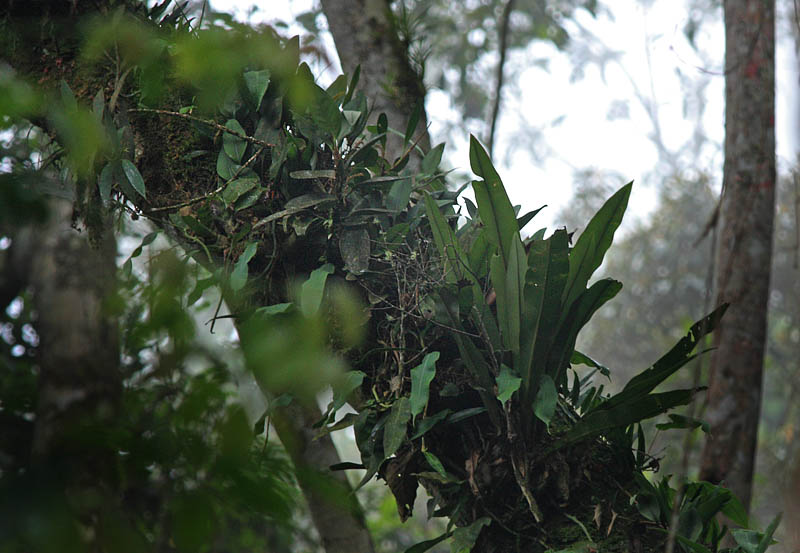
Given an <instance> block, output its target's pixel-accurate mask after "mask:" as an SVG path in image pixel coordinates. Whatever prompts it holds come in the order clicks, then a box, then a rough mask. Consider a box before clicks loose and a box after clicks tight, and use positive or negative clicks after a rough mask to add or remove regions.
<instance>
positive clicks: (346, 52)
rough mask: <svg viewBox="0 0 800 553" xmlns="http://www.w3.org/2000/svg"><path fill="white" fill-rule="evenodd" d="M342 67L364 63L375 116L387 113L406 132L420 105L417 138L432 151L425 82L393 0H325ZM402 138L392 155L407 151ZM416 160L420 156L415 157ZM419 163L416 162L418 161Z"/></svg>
mask: <svg viewBox="0 0 800 553" xmlns="http://www.w3.org/2000/svg"><path fill="white" fill-rule="evenodd" d="M322 9H323V11H324V12H325V17H326V18H327V20H328V27H329V28H330V31H331V34H332V35H333V40H334V42H335V43H336V50H337V52H338V53H339V60H340V62H341V64H342V70H343V71H344V72H345V73H347V74H349V75H352V74H353V71H355V68H356V67H357V66H359V65H360V66H361V76H360V78H359V88H360V89H361V90H363V91H364V94H365V95H366V96H367V98H368V99H369V100H370V101H371V102H374V103H373V105H372V106H370V107H371V109H372V116H371V121H372V122H374V121H375V120H376V119H377V117H378V115H379V114H380V113H385V114H386V117H387V119H388V120H389V127H390V128H392V129H395V130H396V131H399V132H400V133H405V130H406V125H407V122H408V119H409V116H410V115H411V113H412V111H413V110H414V108H415V107H416V106H418V105H419V106H420V108H421V112H420V117H419V123H418V125H417V129H416V132H415V133H414V136H413V139H412V140H417V139H418V142H417V144H418V145H419V146H420V147H421V148H422V149H423V151H428V150H429V149H430V138H429V137H428V130H427V129H428V119H427V116H426V115H425V87H424V85H423V84H422V79H421V78H420V76H419V75H418V74H417V73H416V72H415V71H414V69H413V68H412V67H411V64H410V62H409V57H408V45H406V44H403V43H402V42H401V40H400V37H399V36H398V33H397V25H396V22H395V19H394V15H393V14H392V10H391V8H390V6H389V2H388V1H387V0H322ZM403 150H404V148H403V144H402V140H401V139H400V138H399V137H398V136H396V135H390V138H389V140H388V141H387V151H388V155H387V156H386V157H387V158H388V159H394V158H398V157H400V156H401V155H402V153H403ZM412 159H415V158H412ZM412 166H413V165H412Z"/></svg>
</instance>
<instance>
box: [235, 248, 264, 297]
mask: <svg viewBox="0 0 800 553" xmlns="http://www.w3.org/2000/svg"><path fill="white" fill-rule="evenodd" d="M256 250H258V243H257V242H250V243H249V244H247V246H246V247H245V249H244V251H243V252H242V255H240V256H239V259H237V260H236V265H234V267H233V271H232V272H231V278H230V281H229V285H230V287H231V290H233V291H234V292H238V291H239V290H241V289H242V288H244V285H245V283H246V282H247V264H248V263H249V262H250V260H251V259H253V256H254V255H255V254H256Z"/></svg>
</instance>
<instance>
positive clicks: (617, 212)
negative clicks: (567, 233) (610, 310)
mask: <svg viewBox="0 0 800 553" xmlns="http://www.w3.org/2000/svg"><path fill="white" fill-rule="evenodd" d="M632 186H633V183H632V182H630V183H628V184H626V185H625V186H623V187H622V188H620V189H619V190H618V191H617V192H616V193H615V194H614V195H613V196H611V197H610V198H609V199H608V200H607V201H606V203H605V204H603V207H601V208H600V210H599V211H598V212H597V213H596V214H595V216H594V217H592V220H591V221H589V224H588V225H586V229H585V230H584V231H583V232H582V233H581V236H580V238H578V241H577V242H576V243H575V247H573V248H572V252H570V256H569V278H568V279H567V286H566V288H565V289H564V306H565V308H566V309H569V307H570V305H572V303H573V302H574V301H575V300H576V299H577V298H578V296H579V295H580V294H581V292H583V291H584V290H585V289H586V285H587V283H588V282H589V279H590V278H591V276H592V274H593V273H594V272H595V270H596V269H597V268H598V267H599V266H600V264H601V263H602V262H603V257H605V254H606V251H608V248H609V246H611V242H612V240H613V239H614V232H616V230H617V228H618V227H619V225H620V223H621V222H622V216H623V215H624V213H625V209H626V208H627V207H628V198H629V197H630V195H631V187H632Z"/></svg>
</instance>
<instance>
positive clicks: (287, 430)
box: [272, 401, 374, 553]
mask: <svg viewBox="0 0 800 553" xmlns="http://www.w3.org/2000/svg"><path fill="white" fill-rule="evenodd" d="M321 418H322V413H321V412H320V410H319V408H317V407H315V406H311V407H309V406H303V405H300V404H299V403H298V402H297V401H295V402H293V403H292V404H291V405H289V406H288V407H286V408H282V409H280V410H278V412H277V413H275V414H274V416H273V420H272V424H273V426H274V427H275V430H276V431H277V433H278V437H279V438H280V440H281V442H282V443H283V445H284V447H285V448H286V450H287V452H288V453H289V456H290V457H291V459H292V462H293V463H294V465H295V467H296V469H297V478H298V480H299V482H300V485H301V487H302V490H303V495H304V496H305V498H306V501H308V507H309V510H310V512H311V519H312V520H313V521H314V526H315V527H316V529H317V532H319V535H320V538H321V539H322V545H323V546H324V547H325V551H326V552H327V553H372V551H374V549H373V546H372V538H371V537H370V534H369V531H368V530H367V527H366V524H365V522H364V515H363V512H362V511H361V507H360V505H359V503H358V500H357V499H356V497H355V495H353V491H352V488H351V487H350V484H349V482H348V481H347V477H346V476H345V473H344V472H331V471H330V470H329V469H328V467H330V466H331V465H334V464H336V463H339V462H340V459H339V454H338V452H337V451H336V448H335V447H334V445H333V440H331V437H330V434H327V435H325V436H321V437H319V438H315V431H314V429H313V428H312V425H313V424H314V423H315V422H317V421H318V420H320V419H321Z"/></svg>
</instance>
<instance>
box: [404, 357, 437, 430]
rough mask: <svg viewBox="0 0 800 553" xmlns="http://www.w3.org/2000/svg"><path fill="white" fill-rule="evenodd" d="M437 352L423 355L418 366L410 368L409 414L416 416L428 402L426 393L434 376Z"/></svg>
mask: <svg viewBox="0 0 800 553" xmlns="http://www.w3.org/2000/svg"><path fill="white" fill-rule="evenodd" d="M438 359H439V352H438V351H434V352H431V353H429V354H428V355H426V356H425V358H424V359H423V360H422V363H420V364H419V365H418V366H416V367H414V368H413V369H411V400H410V401H411V416H413V417H414V418H416V417H417V415H419V414H420V413H422V412H423V411H424V410H425V406H426V405H427V404H428V393H429V390H430V385H431V382H433V378H434V377H435V376H436V361H437V360H438Z"/></svg>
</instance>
